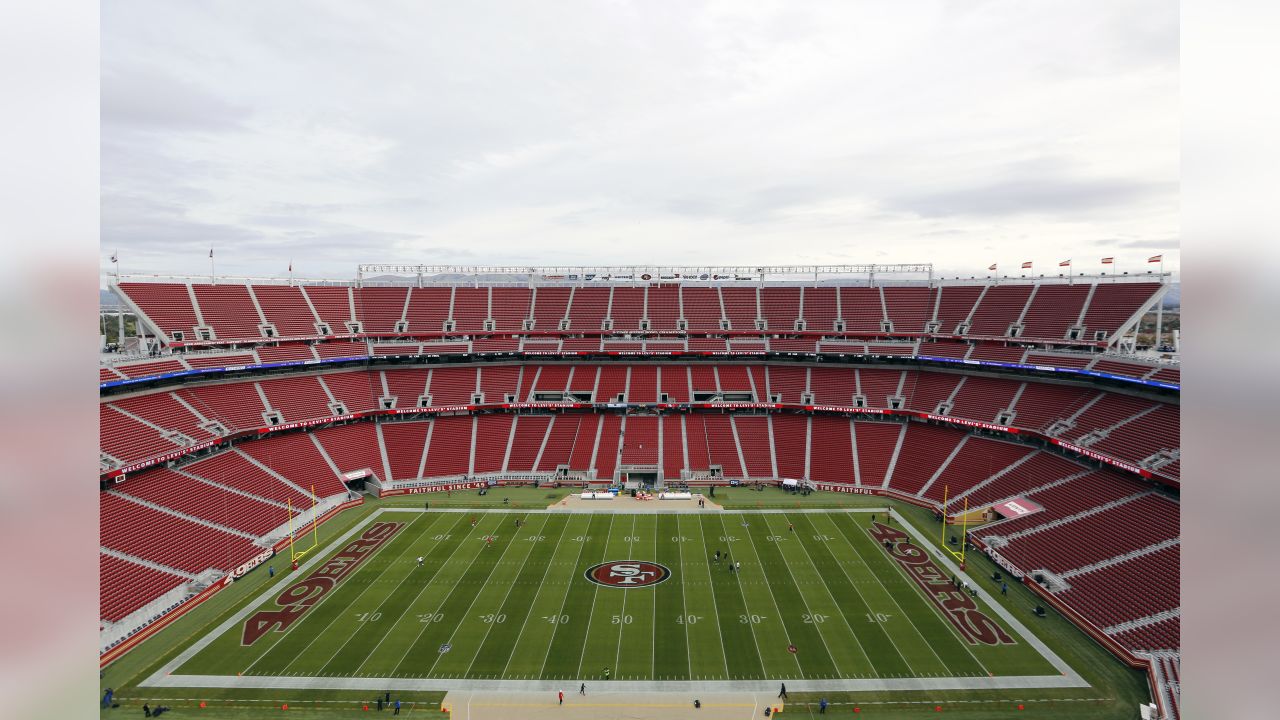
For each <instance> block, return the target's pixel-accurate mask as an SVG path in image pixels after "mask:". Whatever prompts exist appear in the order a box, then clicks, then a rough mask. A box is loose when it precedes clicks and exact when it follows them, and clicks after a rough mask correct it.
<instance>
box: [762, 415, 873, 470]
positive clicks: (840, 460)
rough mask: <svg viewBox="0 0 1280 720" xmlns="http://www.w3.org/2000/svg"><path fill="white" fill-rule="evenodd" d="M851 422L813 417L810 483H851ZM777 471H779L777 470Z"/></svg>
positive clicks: (826, 416) (845, 419)
mask: <svg viewBox="0 0 1280 720" xmlns="http://www.w3.org/2000/svg"><path fill="white" fill-rule="evenodd" d="M850 425H851V421H850V420H848V419H847V418H842V417H832V416H830V415H814V416H813V430H812V432H813V438H812V441H811V442H810V444H809V479H810V480H813V481H814V482H825V483H845V484H848V485H852V484H854V482H855V481H856V479H857V478H856V476H855V475H854V471H853V435H852V431H851V427H850ZM779 469H781V468H779Z"/></svg>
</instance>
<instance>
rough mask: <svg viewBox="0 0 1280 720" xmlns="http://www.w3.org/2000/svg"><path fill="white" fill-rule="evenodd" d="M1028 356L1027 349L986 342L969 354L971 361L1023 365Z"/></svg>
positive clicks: (978, 345)
mask: <svg viewBox="0 0 1280 720" xmlns="http://www.w3.org/2000/svg"><path fill="white" fill-rule="evenodd" d="M921 354H923V351H921ZM1026 356H1027V349H1026V348H1022V347H1009V346H1005V345H994V344H992V343H986V342H984V343H978V344H977V345H975V346H974V348H973V352H971V353H969V359H970V360H989V361H992V362H1007V363H1021V362H1022V361H1023V360H1024V358H1026Z"/></svg>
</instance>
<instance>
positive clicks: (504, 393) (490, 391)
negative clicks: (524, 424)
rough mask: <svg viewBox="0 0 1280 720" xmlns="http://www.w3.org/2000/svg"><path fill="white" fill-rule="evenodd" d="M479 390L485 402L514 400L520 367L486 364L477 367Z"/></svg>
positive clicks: (518, 382)
mask: <svg viewBox="0 0 1280 720" xmlns="http://www.w3.org/2000/svg"><path fill="white" fill-rule="evenodd" d="M479 373H480V391H481V392H483V393H484V401H485V402H486V403H501V402H508V398H510V399H512V400H514V399H515V396H516V387H517V386H518V385H519V384H520V367H519V366H518V365H487V366H485V367H482V368H479Z"/></svg>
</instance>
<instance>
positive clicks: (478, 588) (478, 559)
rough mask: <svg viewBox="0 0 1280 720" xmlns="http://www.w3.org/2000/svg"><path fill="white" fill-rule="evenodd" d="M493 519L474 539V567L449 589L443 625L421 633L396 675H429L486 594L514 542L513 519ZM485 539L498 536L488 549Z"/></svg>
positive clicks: (507, 517) (433, 624)
mask: <svg viewBox="0 0 1280 720" xmlns="http://www.w3.org/2000/svg"><path fill="white" fill-rule="evenodd" d="M493 517H494V519H495V520H496V522H495V523H494V524H493V525H490V524H489V523H487V522H482V523H481V526H484V527H485V528H486V532H483V533H480V534H479V535H478V536H476V537H475V539H474V542H475V544H476V545H477V546H479V547H480V552H479V553H477V554H476V555H475V557H474V558H472V561H471V567H469V568H467V572H466V573H465V574H463V576H462V578H460V579H459V580H458V581H457V582H456V583H455V584H454V585H453V587H452V588H450V590H449V596H448V597H447V598H445V601H444V604H442V605H441V606H440V609H439V612H440V613H442V614H443V615H444V621H443V622H438V623H431V624H430V625H429V626H428V627H427V630H426V632H424V633H422V636H421V637H419V638H418V640H417V642H415V643H414V644H413V645H412V646H411V647H410V648H409V651H408V652H407V653H405V656H404V659H402V660H401V661H400V664H399V665H398V666H397V667H396V673H397V674H399V675H407V674H412V675H415V676H416V675H419V674H421V675H423V676H425V675H427V674H429V673H430V671H431V668H433V667H434V666H435V664H436V663H437V661H439V659H440V656H441V653H440V650H439V648H440V646H441V645H442V644H444V643H446V642H451V641H452V639H453V637H454V636H455V635H456V634H457V632H458V629H459V627H461V626H462V625H463V623H465V622H466V621H467V619H468V618H467V615H466V613H467V612H468V610H469V609H470V607H471V605H472V603H473V602H474V601H475V599H476V597H477V594H478V593H480V592H482V591H483V590H484V588H485V586H486V584H487V583H488V582H489V577H490V576H491V575H492V574H493V571H494V569H495V568H496V567H497V565H498V562H499V561H501V560H502V557H503V555H504V554H506V551H507V550H508V549H509V548H510V547H511V544H512V543H513V542H515V534H514V533H513V532H512V528H509V527H508V526H507V524H506V523H507V521H508V520H509V519H510V516H509V515H494V516H493ZM487 519H488V518H486V520H487ZM495 525H496V527H495ZM485 535H494V536H496V538H497V539H496V540H494V542H493V545H488V544H487V543H486V542H485V541H484V539H483V538H484V536H485ZM468 542H472V541H468Z"/></svg>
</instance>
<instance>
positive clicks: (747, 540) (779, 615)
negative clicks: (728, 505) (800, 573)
mask: <svg viewBox="0 0 1280 720" xmlns="http://www.w3.org/2000/svg"><path fill="white" fill-rule="evenodd" d="M744 517H745V516H744ZM720 526H721V527H724V528H725V531H724V534H725V535H728V534H729V529H728V528H727V527H725V525H724V516H721V517H720ZM743 534H744V535H746V536H747V537H744V538H743V544H744V545H746V546H747V547H749V548H751V554H752V555H754V556H755V558H756V568H757V569H758V571H759V575H760V578H761V580H763V579H764V564H763V563H761V562H760V554H759V553H757V552H756V548H755V545H753V544H752V542H751V538H750V534H751V531H750V530H749V529H746V530H744V532H743ZM736 554H737V553H735V555H736ZM733 577H734V579H735V580H736V581H737V582H738V587H739V589H741V587H742V572H741V571H737V572H735V573H734V574H733ZM792 582H794V580H792ZM763 584H764V586H765V589H766V590H768V591H769V602H770V603H772V604H773V609H774V610H775V611H776V612H777V618H778V624H779V625H781V626H782V632H784V633H786V634H787V635H788V636H790V635H791V633H790V632H789V631H788V630H787V625H786V623H784V622H783V621H782V608H780V607H779V606H778V599H777V598H775V597H774V596H773V588H772V587H770V586H769V583H768V582H767V581H766V582H764V583H763ZM742 602H743V605H745V606H746V607H747V612H748V613H750V612H751V607H750V606H749V605H746V603H747V593H746V591H745V590H744V591H742ZM747 624H748V625H752V628H751V634H752V637H755V627H754V623H747ZM759 647H760V640H759V638H757V639H756V648H757V649H759ZM788 654H789V655H791V659H792V660H793V661H795V664H796V672H797V673H798V676H797V677H802V678H803V677H804V670H803V669H802V668H801V667H800V657H799V655H798V654H796V653H788ZM827 654H828V655H830V654H831V652H830V651H829V650H828V651H827ZM760 669H761V670H762V671H763V672H764V673H765V674H766V675H768V674H769V671H768V670H767V669H765V666H764V655H763V654H762V655H761V656H760Z"/></svg>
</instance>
